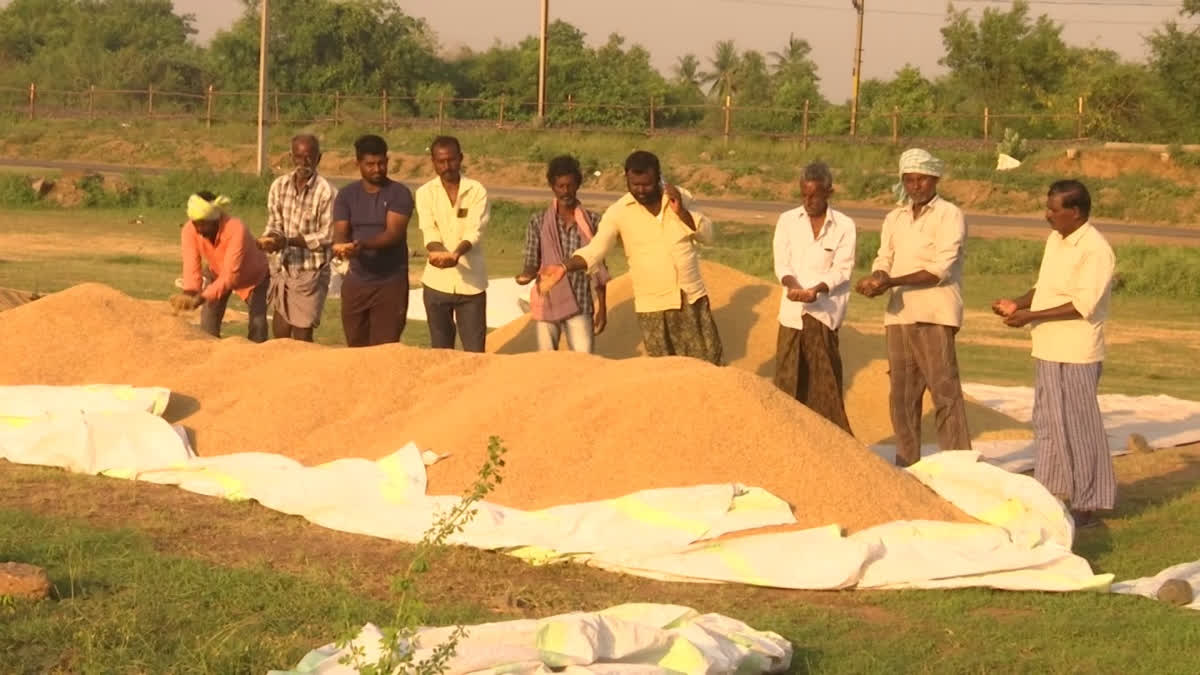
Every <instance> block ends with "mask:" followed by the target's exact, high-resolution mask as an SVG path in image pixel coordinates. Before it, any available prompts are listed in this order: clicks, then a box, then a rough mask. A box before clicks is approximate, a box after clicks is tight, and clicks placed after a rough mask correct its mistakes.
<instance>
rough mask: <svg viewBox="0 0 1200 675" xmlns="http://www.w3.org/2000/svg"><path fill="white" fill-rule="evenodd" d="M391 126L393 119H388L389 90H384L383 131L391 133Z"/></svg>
mask: <svg viewBox="0 0 1200 675" xmlns="http://www.w3.org/2000/svg"><path fill="white" fill-rule="evenodd" d="M391 125H392V121H391V118H389V117H388V95H387V89H384V90H383V130H384V131H390V130H391Z"/></svg>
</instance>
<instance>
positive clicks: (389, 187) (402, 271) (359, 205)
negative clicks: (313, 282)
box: [333, 135, 413, 347]
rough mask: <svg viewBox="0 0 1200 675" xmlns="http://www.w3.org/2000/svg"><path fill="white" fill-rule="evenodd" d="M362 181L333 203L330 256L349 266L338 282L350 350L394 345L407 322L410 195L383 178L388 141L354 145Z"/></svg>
mask: <svg viewBox="0 0 1200 675" xmlns="http://www.w3.org/2000/svg"><path fill="white" fill-rule="evenodd" d="M354 154H355V157H356V158H357V159H358V172H359V174H360V175H361V176H362V180H360V181H357V182H354V183H351V184H350V185H347V186H346V187H344V188H342V189H341V191H339V192H338V194H337V198H336V199H335V200H334V203H333V241H334V244H333V254H334V255H335V256H337V257H339V258H343V259H348V260H349V261H350V271H349V273H348V274H347V275H346V278H345V280H344V281H343V282H342V328H343V329H344V330H345V332H346V344H347V345H348V346H350V347H367V346H371V345H380V344H386V343H389V342H399V341H400V336H401V335H402V334H403V333H404V325H405V322H406V319H407V317H408V221H409V219H410V218H411V217H412V212H413V198H412V192H410V191H409V189H408V188H406V187H404V185H403V184H402V183H398V182H396V181H394V180H392V179H391V178H388V146H387V141H385V140H383V139H382V138H380V137H379V136H374V135H368V136H363V137H361V138H359V139H358V140H357V141H355V142H354Z"/></svg>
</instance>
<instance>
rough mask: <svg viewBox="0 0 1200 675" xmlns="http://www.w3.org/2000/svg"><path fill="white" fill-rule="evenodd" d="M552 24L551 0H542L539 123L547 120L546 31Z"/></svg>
mask: <svg viewBox="0 0 1200 675" xmlns="http://www.w3.org/2000/svg"><path fill="white" fill-rule="evenodd" d="M549 24H550V0H542V40H541V47H540V48H539V49H538V104H537V124H538V126H539V127H540V126H542V125H543V124H544V123H545V121H546V33H547V31H548V30H549Z"/></svg>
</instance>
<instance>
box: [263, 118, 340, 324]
mask: <svg viewBox="0 0 1200 675" xmlns="http://www.w3.org/2000/svg"><path fill="white" fill-rule="evenodd" d="M292 163H293V164H295V166H296V168H295V169H294V170H293V171H292V172H291V173H288V174H285V175H283V176H280V177H279V178H277V179H275V182H274V183H272V184H271V191H270V193H269V195H268V197H267V229H266V231H265V232H263V236H262V237H261V238H260V239H259V240H258V245H259V247H260V248H261V249H263V250H264V251H267V252H268V253H271V254H272V255H271V288H270V291H269V293H268V296H267V297H268V302H269V304H270V306H271V308H272V309H273V310H274V313H275V319H274V322H273V329H274V333H275V337H276V338H289V337H290V338H292V339H294V340H304V341H306V342H312V340H313V330H314V329H316V327H317V326H318V325H319V324H320V322H321V310H322V309H323V307H324V305H325V296H326V294H327V293H328V292H329V273H330V270H329V263H330V251H329V248H330V243H331V241H332V238H333V200H334V196H335V194H336V192H335V190H334V188H333V186H332V185H330V184H329V181H327V180H325V179H324V178H322V177H321V176H319V175H317V165H319V164H320V163H321V144H320V142H319V141H318V140H317V137H316V136H312V135H310V134H302V135H299V136H296V137H295V138H293V139H292Z"/></svg>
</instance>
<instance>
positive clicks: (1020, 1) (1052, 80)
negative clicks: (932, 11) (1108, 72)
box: [941, 0, 1071, 126]
mask: <svg viewBox="0 0 1200 675" xmlns="http://www.w3.org/2000/svg"><path fill="white" fill-rule="evenodd" d="M1061 33H1062V26H1061V25H1059V24H1056V23H1054V22H1053V21H1052V20H1050V18H1049V17H1047V16H1046V15H1041V16H1039V17H1037V18H1036V19H1031V18H1030V15H1029V2H1027V1H1026V0H1014V2H1013V4H1012V7H1011V8H1009V9H1008V10H1007V11H1002V10H998V9H994V8H991V7H988V8H985V9H984V10H983V12H982V13H981V15H980V17H979V20H978V21H973V20H972V19H971V15H970V14H969V13H968V11H966V10H962V11H957V10H955V9H954V7H953V6H951V7H950V8H949V10H948V14H947V18H946V24H945V26H943V27H942V44H943V45H944V46H945V49H946V55H945V56H944V57H943V58H942V59H941V63H942V64H943V65H945V66H946V67H947V68H949V69H950V73H949V76H948V78H947V81H946V83H945V89H944V90H943V91H944V92H945V93H946V94H948V95H949V96H948V98H949V100H950V101H952V102H953V103H954V104H955V107H956V108H957V111H958V112H965V113H979V112H982V109H983V108H984V107H985V106H988V107H990V108H991V109H992V110H993V111H995V112H1003V113H1009V114H1011V113H1017V112H1051V111H1055V110H1054V106H1055V100H1056V96H1057V95H1058V93H1059V92H1060V91H1061V88H1062V85H1063V83H1064V81H1065V79H1066V75H1067V72H1068V70H1069V68H1070V65H1071V64H1070V56H1069V53H1068V49H1067V46H1066V44H1065V43H1064V42H1063V40H1062V35H1061ZM968 121H969V122H970V126H976V125H977V123H976V122H975V121H974V120H968Z"/></svg>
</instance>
